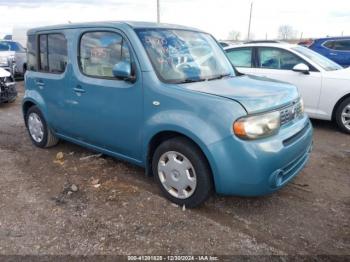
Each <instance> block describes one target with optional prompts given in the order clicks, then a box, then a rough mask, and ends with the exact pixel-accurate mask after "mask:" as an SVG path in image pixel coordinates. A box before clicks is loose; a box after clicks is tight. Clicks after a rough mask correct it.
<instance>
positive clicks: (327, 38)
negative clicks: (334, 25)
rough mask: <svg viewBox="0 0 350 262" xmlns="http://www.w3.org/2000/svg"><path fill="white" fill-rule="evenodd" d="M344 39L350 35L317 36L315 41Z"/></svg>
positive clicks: (349, 37)
mask: <svg viewBox="0 0 350 262" xmlns="http://www.w3.org/2000/svg"><path fill="white" fill-rule="evenodd" d="M342 39H350V36H334V37H323V38H315V39H314V41H327V40H342Z"/></svg>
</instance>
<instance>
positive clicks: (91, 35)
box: [79, 31, 130, 78]
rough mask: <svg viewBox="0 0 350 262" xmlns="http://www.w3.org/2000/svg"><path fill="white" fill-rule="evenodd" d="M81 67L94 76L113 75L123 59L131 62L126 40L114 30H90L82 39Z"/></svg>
mask: <svg viewBox="0 0 350 262" xmlns="http://www.w3.org/2000/svg"><path fill="white" fill-rule="evenodd" d="M79 55H80V67H81V70H82V72H83V73H84V74H85V75H88V76H94V77H102V78H103V77H106V78H112V77H113V67H114V65H115V64H117V63H119V62H121V61H127V62H130V52H129V47H128V45H127V43H126V41H125V40H124V39H123V37H122V36H121V35H120V34H117V33H114V32H106V31H104V32H88V33H85V34H83V36H82V37H81V40H80V54H79Z"/></svg>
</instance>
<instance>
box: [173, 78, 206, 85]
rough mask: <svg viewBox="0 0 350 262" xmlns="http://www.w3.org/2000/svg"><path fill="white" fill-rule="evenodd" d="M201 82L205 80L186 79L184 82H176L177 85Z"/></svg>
mask: <svg viewBox="0 0 350 262" xmlns="http://www.w3.org/2000/svg"><path fill="white" fill-rule="evenodd" d="M201 81H205V79H202V78H197V79H194V78H186V79H184V80H181V81H179V82H176V83H177V84H185V83H194V82H201Z"/></svg>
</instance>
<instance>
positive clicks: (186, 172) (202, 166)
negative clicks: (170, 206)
mask: <svg viewBox="0 0 350 262" xmlns="http://www.w3.org/2000/svg"><path fill="white" fill-rule="evenodd" d="M152 169H153V174H154V176H155V179H156V181H157V183H158V184H159V186H160V188H161V190H162V192H163V194H164V195H165V197H166V198H168V199H169V200H170V201H172V202H174V203H176V204H178V205H181V206H182V205H185V206H186V207H196V206H198V205H200V204H201V203H203V202H204V201H205V200H206V199H207V198H208V197H209V196H210V194H211V192H212V188H213V183H212V175H211V171H210V168H209V165H208V162H207V159H206V158H205V156H204V155H203V153H202V152H201V150H200V149H199V148H198V147H197V146H196V145H195V144H194V143H193V142H191V141H190V140H188V139H186V138H183V137H176V138H172V139H170V140H167V141H165V142H163V143H162V144H160V145H159V146H158V148H157V149H156V151H155V153H154V155H153V160H152Z"/></svg>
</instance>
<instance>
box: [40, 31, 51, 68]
mask: <svg viewBox="0 0 350 262" xmlns="http://www.w3.org/2000/svg"><path fill="white" fill-rule="evenodd" d="M39 46H40V48H39V54H40V56H39V57H40V66H39V70H40V71H44V72H48V71H49V65H48V61H47V35H40V36H39Z"/></svg>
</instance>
